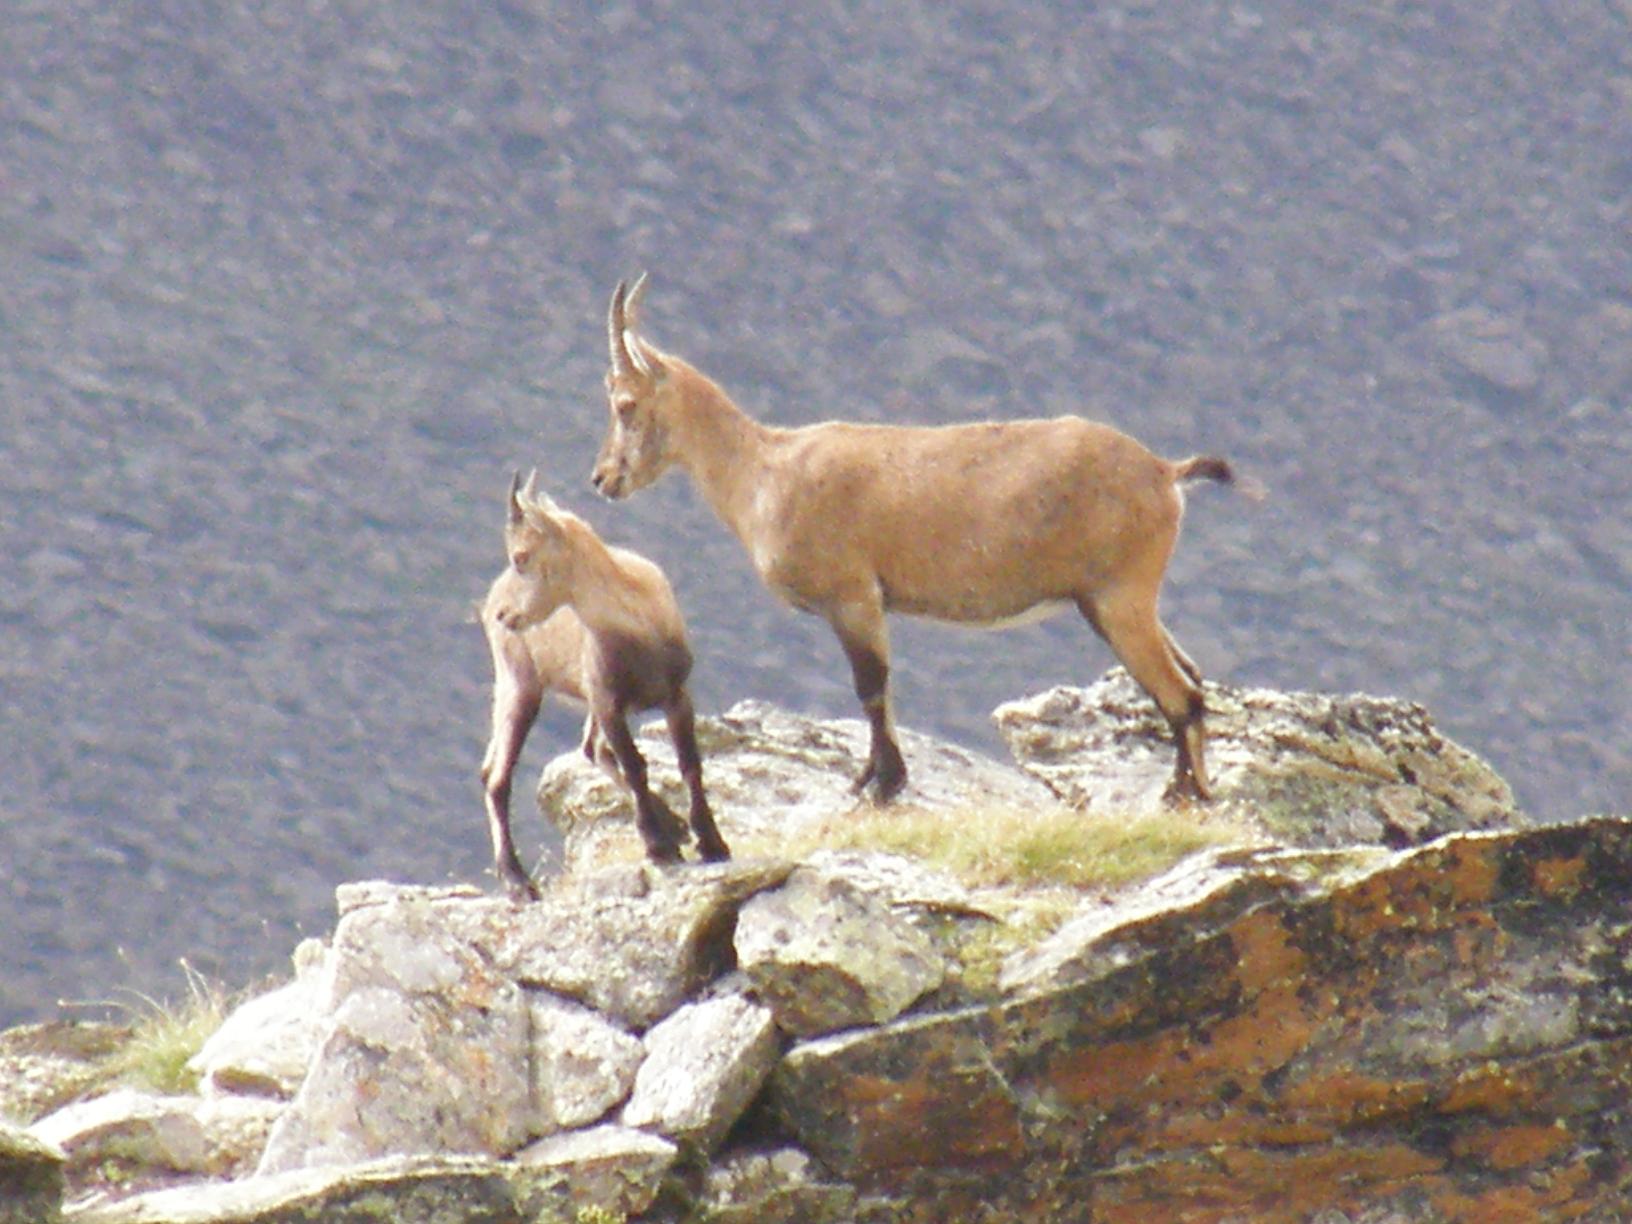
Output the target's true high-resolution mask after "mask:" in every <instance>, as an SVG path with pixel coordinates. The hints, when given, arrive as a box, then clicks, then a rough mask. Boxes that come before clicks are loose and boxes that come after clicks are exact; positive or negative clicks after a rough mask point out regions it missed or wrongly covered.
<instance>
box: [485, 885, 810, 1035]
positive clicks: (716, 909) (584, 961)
mask: <svg viewBox="0 0 1632 1224" xmlns="http://www.w3.org/2000/svg"><path fill="white" fill-rule="evenodd" d="M792 870H793V864H791V863H785V862H784V863H776V862H732V863H720V864H715V865H709V866H689V867H684V868H680V869H668V870H665V869H658V868H653V867H650V866H648V865H647V864H645V863H634V864H626V865H623V866H617V867H610V868H605V869H602V870H597V871H588V872H585V873H582V874H579V875H571V876H567V877H564V878H563V879H561V880H557V881H554V882H552V883H551V885H550V886H549V887H548V888H547V890H546V893H545V896H544V899H543V900H542V901H541V902H540V903H538V904H536V905H528V906H523V907H521V908H520V909H519V910H516V911H515V912H514V914H513V917H512V918H511V919H510V920H509V921H508V922H507V924H506V925H505V927H504V929H503V931H502V933H501V934H500V935H499V936H497V942H496V945H495V947H494V956H495V960H496V963H497V964H498V965H499V966H501V967H502V968H503V969H504V971H505V972H506V973H508V974H509V975H511V976H512V977H514V978H515V979H516V980H517V981H519V982H522V983H524V984H526V985H528V986H534V987H539V988H542V989H545V990H550V991H553V992H555V993H557V994H561V995H566V996H567V997H569V998H572V999H576V1000H578V1001H580V1002H582V1003H584V1004H585V1005H587V1006H589V1007H593V1008H595V1009H596V1010H597V1011H600V1012H603V1013H605V1014H606V1015H607V1016H608V1017H610V1018H611V1019H613V1020H615V1021H617V1022H618V1023H619V1024H622V1025H625V1026H627V1027H628V1028H631V1029H636V1030H641V1029H645V1028H648V1027H649V1026H651V1025H652V1024H654V1023H655V1022H657V1021H658V1020H660V1019H662V1018H663V1017H664V1016H666V1015H668V1014H669V1013H670V1012H672V1011H673V1010H674V1009H675V1008H676V1007H678V1006H680V1004H681V1003H682V1002H684V1001H685V1000H686V999H687V998H688V997H690V996H691V995H692V993H693V992H695V991H696V990H697V989H698V987H700V986H701V985H703V984H704V983H705V982H707V981H708V980H709V979H710V978H712V977H714V976H716V975H717V974H718V973H720V972H721V971H722V970H723V969H725V968H726V967H727V966H728V965H729V963H730V960H731V956H732V951H731V927H732V925H733V924H734V923H735V921H736V916H737V911H738V909H739V908H740V907H741V905H742V903H743V902H744V901H745V900H746V899H747V898H749V897H751V896H753V895H754V894H755V893H757V892H760V891H762V890H763V889H766V888H773V887H775V886H776V885H778V884H780V883H781V882H782V881H783V880H785V879H787V877H788V875H789V873H791V872H792Z"/></svg>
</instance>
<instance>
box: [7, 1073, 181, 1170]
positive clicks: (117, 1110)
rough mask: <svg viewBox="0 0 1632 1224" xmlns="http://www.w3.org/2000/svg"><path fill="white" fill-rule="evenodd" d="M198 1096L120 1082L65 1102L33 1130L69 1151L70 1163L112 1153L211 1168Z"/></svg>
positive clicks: (161, 1164) (177, 1166)
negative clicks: (141, 1088) (110, 1089)
mask: <svg viewBox="0 0 1632 1224" xmlns="http://www.w3.org/2000/svg"><path fill="white" fill-rule="evenodd" d="M199 1104H200V1102H199V1099H198V1098H197V1097H190V1096H156V1095H154V1094H153V1093H148V1092H138V1091H136V1090H134V1089H130V1088H120V1089H116V1090H115V1091H113V1092H109V1093H105V1094H103V1095H101V1096H97V1097H92V1098H91V1099H89V1100H86V1101H79V1102H76V1103H75V1104H73V1105H68V1106H65V1107H64V1108H62V1109H59V1110H57V1111H56V1112H55V1113H53V1114H51V1115H49V1116H47V1117H44V1118H41V1119H40V1120H39V1121H38V1122H36V1123H35V1124H34V1125H33V1126H32V1127H30V1128H29V1129H30V1132H31V1133H32V1134H33V1135H34V1137H35V1138H37V1139H39V1140H41V1141H42V1142H44V1143H48V1144H50V1145H51V1146H52V1147H55V1148H57V1149H59V1150H61V1151H62V1152H64V1153H65V1154H66V1155H67V1157H68V1159H69V1161H70V1163H72V1164H80V1163H84V1162H95V1161H99V1160H102V1159H104V1158H107V1157H110V1156H111V1157H116V1158H118V1159H120V1160H126V1161H131V1162H133V1163H137V1164H142V1165H148V1166H156V1167H158V1168H161V1169H171V1170H177V1171H180V1172H192V1173H206V1172H211V1171H212V1170H211V1168H210V1144H209V1141H208V1139H207V1137H206V1136H205V1133H204V1126H203V1123H202V1122H200V1121H199V1118H198V1106H199Z"/></svg>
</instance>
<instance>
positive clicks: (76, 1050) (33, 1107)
mask: <svg viewBox="0 0 1632 1224" xmlns="http://www.w3.org/2000/svg"><path fill="white" fill-rule="evenodd" d="M129 1036H130V1027H129V1026H128V1025H124V1024H104V1023H97V1022H88V1021H83V1020H52V1021H49V1022H47V1023H44V1024H24V1025H19V1026H18V1027H17V1028H14V1029H7V1030H6V1031H5V1032H3V1033H0V1121H4V1120H7V1119H10V1120H11V1121H14V1122H21V1123H28V1122H33V1121H34V1120H35V1119H37V1118H43V1117H44V1116H45V1115H46V1114H48V1113H51V1112H52V1111H53V1110H56V1109H60V1108H61V1107H62V1106H64V1105H66V1104H68V1103H69V1102H70V1101H72V1100H74V1099H75V1098H76V1097H78V1096H80V1095H81V1094H82V1093H84V1092H85V1091H87V1090H88V1089H89V1088H90V1087H91V1086H92V1085H93V1084H95V1083H96V1082H97V1081H98V1080H99V1079H102V1078H104V1077H105V1075H106V1069H105V1065H104V1064H105V1061H106V1059H107V1057H108V1056H109V1055H110V1054H112V1053H113V1052H114V1051H115V1050H117V1049H119V1047H120V1046H121V1045H123V1044H124V1042H125V1041H126V1039H127V1038H129Z"/></svg>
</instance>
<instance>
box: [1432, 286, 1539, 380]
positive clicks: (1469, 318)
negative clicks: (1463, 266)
mask: <svg viewBox="0 0 1632 1224" xmlns="http://www.w3.org/2000/svg"><path fill="white" fill-rule="evenodd" d="M1433 332H1434V338H1435V341H1436V342H1437V343H1438V345H1439V349H1440V351H1441V352H1442V353H1443V354H1444V355H1445V356H1446V357H1447V358H1448V359H1450V360H1451V361H1452V362H1454V363H1455V364H1456V365H1457V366H1459V367H1460V368H1461V369H1463V370H1465V371H1466V372H1467V373H1469V374H1472V375H1473V376H1474V377H1476V378H1478V379H1480V380H1482V381H1483V382H1486V383H1489V384H1490V385H1491V386H1492V387H1495V388H1497V389H1498V390H1501V391H1507V392H1514V393H1521V394H1523V393H1528V392H1531V391H1534V390H1535V389H1536V386H1537V384H1538V383H1540V381H1541V370H1542V367H1543V366H1544V365H1545V364H1546V361H1547V346H1546V345H1545V344H1543V343H1542V342H1541V341H1540V340H1538V339H1536V338H1535V337H1534V336H1532V335H1530V334H1529V333H1527V332H1526V331H1525V330H1524V329H1523V328H1522V327H1520V326H1519V324H1518V323H1516V322H1515V321H1514V320H1512V319H1510V318H1508V317H1507V316H1505V315H1500V314H1497V313H1496V312H1495V311H1492V310H1487V309H1486V308H1485V307H1483V306H1465V307H1463V308H1462V309H1460V310H1453V311H1450V312H1448V313H1446V314H1443V315H1440V316H1439V317H1438V318H1437V319H1435V320H1434V322H1433Z"/></svg>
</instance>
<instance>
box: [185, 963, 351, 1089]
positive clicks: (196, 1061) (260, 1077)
mask: <svg viewBox="0 0 1632 1224" xmlns="http://www.w3.org/2000/svg"><path fill="white" fill-rule="evenodd" d="M294 961H295V976H294V978H293V980H291V981H290V982H288V983H286V984H285V985H283V986H280V987H278V988H277V989H275V990H270V991H267V992H265V993H263V994H259V995H256V996H255V997H254V998H251V999H248V1000H246V1001H245V1002H243V1003H241V1004H240V1005H239V1006H238V1007H237V1008H235V1009H234V1010H233V1011H232V1013H231V1014H230V1015H228V1016H227V1018H226V1020H224V1021H223V1022H222V1024H221V1027H220V1028H219V1029H217V1030H216V1031H215V1032H214V1033H213V1034H211V1036H210V1037H209V1039H208V1040H207V1041H205V1043H204V1044H203V1046H202V1047H200V1049H199V1051H198V1053H197V1054H195V1055H193V1057H192V1058H190V1059H188V1061H187V1067H188V1069H189V1070H191V1071H193V1072H195V1073H197V1075H198V1076H199V1084H200V1087H201V1088H202V1089H203V1090H204V1091H205V1092H210V1093H253V1094H257V1095H261V1096H270V1097H279V1098H282V1099H285V1100H287V1099H288V1098H289V1097H291V1096H293V1095H294V1092H295V1089H297V1088H299V1087H300V1081H301V1080H302V1079H304V1078H305V1075H306V1069H307V1067H309V1066H310V1065H311V1061H312V1055H313V1054H314V1053H315V1052H316V1049H317V1040H318V1006H319V999H320V997H321V996H322V994H323V992H324V991H325V990H326V989H327V988H328V983H327V981H326V970H327V967H328V958H327V949H326V948H325V947H324V945H323V943H322V942H321V941H320V940H316V939H307V940H303V941H302V942H301V944H300V945H299V946H298V947H297V948H296V949H295V955H294Z"/></svg>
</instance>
